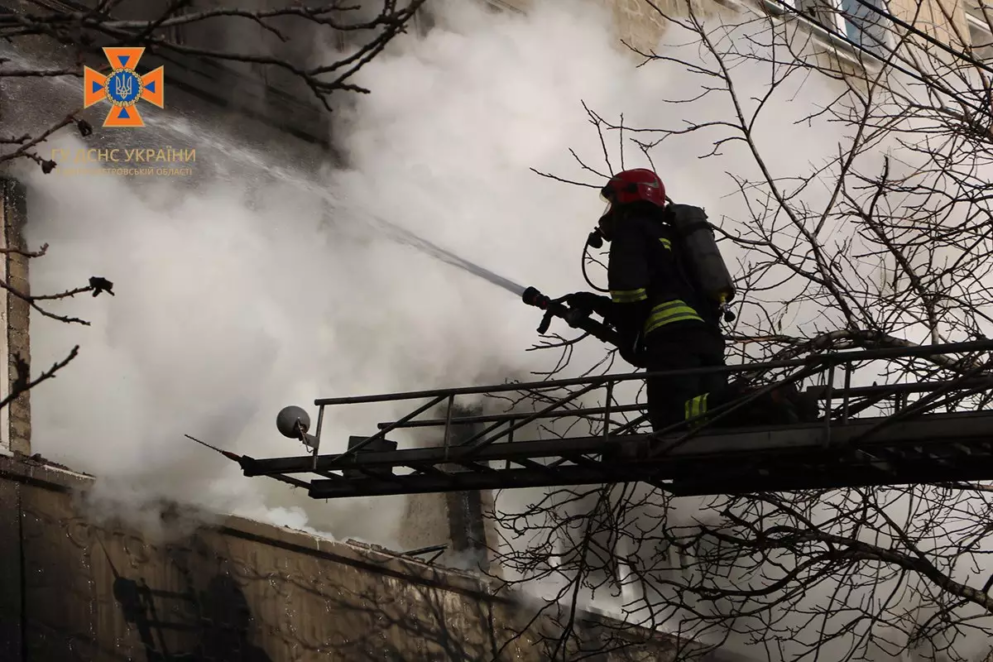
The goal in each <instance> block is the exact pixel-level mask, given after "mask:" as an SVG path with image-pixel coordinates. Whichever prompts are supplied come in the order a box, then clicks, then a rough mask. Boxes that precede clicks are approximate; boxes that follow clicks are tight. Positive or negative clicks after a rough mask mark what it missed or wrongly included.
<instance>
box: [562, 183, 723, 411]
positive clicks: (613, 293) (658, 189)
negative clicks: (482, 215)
mask: <svg viewBox="0 0 993 662" xmlns="http://www.w3.org/2000/svg"><path fill="white" fill-rule="evenodd" d="M601 196H602V197H603V198H604V200H605V201H606V202H607V208H606V209H605V210H604V213H603V215H602V216H601V217H600V221H599V223H598V230H597V232H598V233H599V235H600V236H602V237H603V239H605V240H607V241H609V242H610V253H609V262H608V265H607V282H608V289H609V291H610V298H609V299H608V298H607V297H603V296H599V295H596V294H593V293H590V292H578V293H576V294H572V295H569V296H568V297H567V298H566V302H567V303H568V304H569V305H570V307H572V308H579V309H581V310H588V311H591V312H596V313H598V314H600V315H601V316H602V317H603V318H604V319H605V320H606V321H607V322H608V323H610V324H611V325H612V326H613V327H614V328H615V329H616V330H617V332H618V336H619V338H620V347H619V350H620V354H621V356H622V358H624V359H625V360H626V361H627V362H628V363H631V364H632V365H634V366H637V367H641V368H645V370H646V371H647V372H655V371H665V370H679V369H684V368H704V367H718V366H723V365H724V349H725V344H724V337H723V335H722V333H721V330H720V322H719V320H720V313H721V311H720V309H719V306H718V305H717V304H715V303H714V302H712V301H709V300H708V299H707V298H706V297H704V296H702V295H701V294H700V293H699V288H697V287H695V286H694V284H693V282H692V279H691V277H690V275H689V273H688V271H687V268H686V264H685V263H684V260H683V259H682V258H683V256H681V255H680V250H679V249H680V244H679V242H678V240H677V236H676V234H675V230H674V227H673V224H672V222H671V214H673V213H675V210H674V207H676V206H675V205H667V204H666V195H665V186H664V185H663V184H662V181H661V180H660V179H659V177H658V176H657V175H656V174H655V173H654V172H652V171H651V170H645V169H636V170H626V171H624V172H621V173H618V174H617V175H615V176H614V177H612V178H611V179H610V181H609V182H608V183H607V185H606V186H604V187H603V189H602V190H601ZM679 207H681V208H682V209H683V210H693V211H696V210H698V211H699V213H700V214H702V213H703V210H702V209H698V208H691V207H686V206H685V205H681V206H679ZM703 218H706V217H705V216H704V217H703ZM646 391H647V393H646V396H647V403H648V413H649V418H650V420H651V423H652V427H653V429H655V430H659V429H661V428H663V427H666V426H669V425H672V424H673V423H676V422H679V421H681V420H684V419H686V418H693V417H695V416H697V415H699V414H703V413H705V412H706V411H707V408H708V401H709V400H711V398H712V395H711V394H715V393H720V394H721V398H722V399H723V397H725V396H724V394H725V392H726V391H727V377H726V373H716V374H703V375H673V376H661V377H652V378H649V379H647V380H646Z"/></svg>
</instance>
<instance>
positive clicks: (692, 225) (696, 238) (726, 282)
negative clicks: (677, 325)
mask: <svg viewBox="0 0 993 662" xmlns="http://www.w3.org/2000/svg"><path fill="white" fill-rule="evenodd" d="M669 211H670V219H671V220H672V225H673V227H674V228H675V230H676V232H677V233H678V234H679V236H680V238H681V240H682V244H683V248H684V253H685V257H686V262H687V263H688V264H689V267H690V269H691V270H692V271H693V276H694V277H695V279H696V281H697V284H698V285H699V287H700V289H701V290H702V293H703V294H704V296H706V297H707V298H709V299H711V300H712V301H714V302H715V303H716V304H717V305H718V306H720V308H721V309H722V310H725V309H726V306H727V304H728V303H729V302H731V300H732V299H734V295H735V289H734V280H733V279H732V278H731V274H730V272H728V268H727V265H726V264H725V263H724V258H723V257H722V256H721V251H720V248H718V246H717V240H716V239H715V238H714V228H713V226H711V224H710V223H709V222H708V221H707V214H706V212H704V210H703V209H701V208H700V207H693V206H691V205H677V204H670V205H669ZM727 314H728V313H727V311H726V310H725V315H727ZM732 319H733V318H732Z"/></svg>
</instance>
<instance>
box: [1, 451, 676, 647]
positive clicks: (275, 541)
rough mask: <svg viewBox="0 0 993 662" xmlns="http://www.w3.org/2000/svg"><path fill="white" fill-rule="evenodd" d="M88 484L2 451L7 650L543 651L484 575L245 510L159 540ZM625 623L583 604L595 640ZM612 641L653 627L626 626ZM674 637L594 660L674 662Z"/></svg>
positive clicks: (171, 517)
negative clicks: (106, 511) (117, 515)
mask: <svg viewBox="0 0 993 662" xmlns="http://www.w3.org/2000/svg"><path fill="white" fill-rule="evenodd" d="M90 485H91V479H90V478H88V477H86V476H82V475H80V474H74V473H72V472H69V471H66V470H63V469H61V468H58V467H53V466H46V465H43V464H41V463H40V462H34V461H31V460H29V459H21V460H14V459H10V458H0V519H2V520H3V521H2V527H3V531H4V535H2V536H0V659H2V660H4V661H8V660H10V661H13V660H32V661H34V660H38V661H44V662H48V661H52V660H60V661H63V660H66V661H68V660H108V661H109V660H163V659H170V660H181V659H199V660H207V659H210V660H231V661H234V660H244V661H271V662H289V661H290V660H293V661H294V662H302V661H308V660H314V661H316V660H347V661H348V662H360V661H362V660H369V661H370V662H371V661H372V660H380V661H381V660H397V661H401V660H402V661H404V662H417V661H419V660H425V661H426V660H458V661H460V662H462V661H469V660H490V659H493V658H494V657H495V656H496V654H497V653H498V652H499V650H500V649H501V647H502V646H504V645H505V644H506V645H507V648H506V649H505V650H504V651H503V653H502V654H501V655H500V656H499V659H508V660H535V661H538V660H543V659H548V653H547V651H546V650H545V649H544V647H543V646H544V644H542V643H541V634H542V632H544V633H546V634H552V633H554V631H555V630H554V628H553V627H552V625H551V622H550V621H549V620H548V619H539V620H538V623H537V624H536V625H535V626H532V627H531V628H528V629H527V630H526V632H525V634H524V636H521V637H519V638H517V639H516V640H513V641H511V639H513V636H514V635H515V634H516V633H517V632H518V631H519V630H524V629H525V626H526V624H527V621H528V619H529V617H530V615H531V614H530V610H529V609H528V607H526V606H524V605H522V604H519V603H514V602H510V601H508V600H507V599H505V598H500V597H496V596H495V595H494V593H493V591H492V590H491V589H490V588H489V587H488V586H487V585H486V584H484V583H482V582H481V581H479V580H478V579H476V578H474V577H472V576H469V575H466V574H461V573H455V572H450V571H441V570H438V569H436V568H433V567H431V566H429V565H426V564H423V563H418V562H416V561H411V560H406V559H402V558H399V557H397V556H394V555H391V554H387V553H383V552H381V551H377V550H375V549H369V548H362V547H359V546H355V545H349V544H344V543H336V542H329V541H327V540H322V539H317V538H314V537H311V536H309V535H306V534H302V533H298V532H293V531H290V530H287V529H278V528H275V527H272V526H268V525H262V524H258V523H255V522H250V521H247V520H242V519H238V518H221V519H216V520H214V521H210V523H209V524H203V523H201V524H197V523H196V521H195V520H191V519H190V518H189V515H188V514H184V513H181V512H178V511H176V510H173V511H172V512H171V513H170V510H169V509H168V507H166V508H165V509H164V510H165V512H166V513H167V514H166V515H164V516H163V524H165V525H166V526H167V528H168V529H171V533H170V534H169V535H167V536H162V537H158V538H152V537H150V536H148V535H143V534H141V533H139V532H138V531H136V530H134V529H132V528H129V527H127V526H124V525H122V524H120V523H118V522H114V521H111V520H102V519H95V518H94V517H93V516H92V515H91V513H90V512H89V511H88V510H87V509H86V508H85V506H84V505H83V504H85V503H86V499H85V494H86V490H87V488H89V487H90ZM617 625H618V624H617V623H616V622H613V621H610V620H608V619H604V618H603V617H599V616H594V615H591V614H590V615H582V617H581V618H580V622H579V633H580V635H581V637H582V639H583V640H584V641H585V642H586V646H595V645H596V642H597V641H602V640H605V637H606V636H607V634H606V633H608V632H609V631H610V629H611V628H613V627H616V626H617ZM614 636H615V637H618V636H619V637H621V638H620V639H618V640H617V641H616V642H615V644H616V643H624V642H628V641H635V642H636V641H638V638H639V637H648V636H649V633H647V632H646V631H643V630H642V631H628V633H627V634H626V635H623V636H622V635H616V634H615V635H614ZM674 647H675V641H674V640H672V639H670V638H667V637H664V636H661V635H655V638H654V640H653V641H652V643H650V644H639V645H632V646H629V647H628V648H626V649H625V650H624V651H623V652H617V653H614V654H609V655H603V656H594V657H592V658H590V659H597V660H601V661H602V662H614V661H620V660H645V661H646V662H647V661H648V660H652V661H655V662H664V661H665V660H669V659H672V652H673V650H674Z"/></svg>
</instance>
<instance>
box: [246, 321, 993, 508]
mask: <svg viewBox="0 0 993 662" xmlns="http://www.w3.org/2000/svg"><path fill="white" fill-rule="evenodd" d="M991 350H993V341H989V340H984V341H975V342H968V343H956V344H948V345H932V346H927V347H910V348H891V349H876V350H865V351H852V352H839V353H834V354H825V355H820V356H814V357H807V358H804V359H794V360H790V361H779V362H770V363H761V364H750V365H745V366H728V367H727V368H724V369H717V370H720V371H723V372H727V373H754V372H756V371H771V370H778V369H789V368H795V369H796V370H795V371H794V372H793V373H792V374H790V375H789V377H787V378H786V379H785V381H799V380H802V379H804V378H809V377H811V376H813V375H817V374H823V373H827V374H826V377H827V379H826V384H827V385H826V386H819V387H812V388H808V389H807V393H812V394H813V395H814V397H816V398H817V400H818V401H819V402H820V410H821V412H822V418H821V420H820V421H819V422H816V423H807V424H802V425H791V426H778V427H763V428H756V427H751V428H739V429H726V428H725V429H722V428H721V427H719V425H720V419H721V415H722V414H725V413H730V410H733V409H737V408H739V407H747V406H748V398H745V399H743V400H742V401H739V402H737V403H732V404H731V405H730V406H729V407H725V408H722V409H718V410H715V411H712V412H710V413H709V418H708V420H706V421H705V422H703V423H702V424H701V425H700V426H699V427H695V428H688V426H686V425H677V426H672V427H673V429H666V430H662V431H659V432H658V433H656V434H651V433H646V432H644V431H643V429H644V427H645V419H646V417H645V416H644V414H643V411H644V407H643V405H636V404H624V405H619V404H617V403H616V402H615V401H614V398H613V391H614V388H615V387H617V385H618V384H621V383H624V382H627V381H632V380H643V379H644V378H645V374H644V373H634V374H624V375H604V376H600V377H594V378H582V379H568V380H556V381H544V382H534V383H530V384H502V385H499V386H489V387H474V388H461V389H440V390H433V391H418V392H412V393H393V394H387V395H379V396H361V397H351V398H330V399H320V400H316V401H315V405H317V407H318V408H319V412H318V422H317V430H316V434H315V435H314V436H312V437H310V441H309V444H310V446H311V448H312V452H311V454H309V455H303V456H298V457H282V458H273V459H255V458H250V457H247V456H234V457H237V459H238V461H239V462H240V464H241V466H242V469H243V471H244V473H245V475H246V476H269V477H272V478H276V479H278V480H282V481H283V482H288V483H290V484H293V485H295V486H298V487H303V488H306V489H307V490H308V492H309V495H310V496H311V497H313V498H315V499H329V498H342V497H356V496H376V495H396V494H417V493H425V492H451V491H464V490H489V489H511V488H527V487H554V486H569V485H595V484H612V483H625V482H632V481H642V482H646V483H650V484H652V485H655V486H657V487H659V488H661V489H664V490H667V491H670V492H672V493H674V494H677V495H708V494H734V493H747V492H757V491H793V490H803V489H829V488H841V487H856V486H869V485H900V484H917V483H942V482H961V481H981V480H993V411H973V412H966V413H942V414H937V413H931V412H933V410H934V409H936V408H938V407H945V408H950V405H952V404H954V403H955V402H956V401H958V400H961V398H963V397H967V396H974V395H977V394H984V393H986V392H988V391H989V390H990V388H993V371H990V369H989V366H987V365H986V364H987V363H989V362H990V357H989V356H988V352H990V351H991ZM938 355H942V356H946V357H947V356H950V355H961V356H962V362H961V363H960V364H959V365H960V366H963V367H962V368H961V369H960V370H959V371H957V374H959V375H960V376H958V377H955V378H954V379H951V380H947V381H925V382H917V383H900V384H890V385H873V386H862V387H858V386H854V387H853V386H851V383H852V377H853V374H854V373H855V365H856V363H863V362H866V361H890V360H894V359H907V358H911V357H917V358H924V359H926V358H928V357H934V356H938ZM708 371H709V372H714V371H715V369H713V368H710V369H698V370H680V371H669V372H668V373H667V374H689V373H693V372H696V373H703V372H708ZM836 371H843V373H844V375H843V378H844V384H845V386H844V387H843V388H838V387H835V386H834V384H835V377H836V374H835V373H836ZM660 374H661V373H660ZM779 383H782V381H780V382H779ZM535 393H538V394H540V396H541V397H540V399H538V400H536V401H537V402H539V404H538V405H536V406H535V408H534V410H533V411H527V412H507V413H499V414H489V415H480V416H458V415H456V414H455V412H454V411H453V410H454V409H455V407H456V398H457V397H459V396H472V397H479V396H485V395H490V396H501V397H508V398H511V399H515V400H518V399H520V398H521V396H522V395H523V394H535ZM584 396H585V397H587V398H589V397H591V396H596V397H597V399H598V400H599V401H600V402H601V403H602V404H601V405H600V406H597V407H591V408H579V407H577V406H576V405H575V404H574V401H575V400H577V399H578V398H582V397H584ZM404 400H410V401H422V404H421V405H420V406H417V407H416V409H414V410H413V411H411V413H410V414H408V415H406V416H404V417H403V418H400V419H398V420H396V421H392V422H387V423H380V424H379V428H380V429H379V432H377V433H376V434H374V435H372V436H368V437H361V436H352V437H350V440H349V444H348V449H347V450H346V451H345V452H344V453H337V454H325V455H322V454H320V443H321V433H322V427H323V423H324V420H325V409H326V408H327V407H331V406H341V405H358V404H375V403H386V402H397V401H404ZM881 404H885V405H888V406H889V408H890V409H892V411H893V413H892V414H889V415H886V416H875V417H858V414H860V413H862V412H864V411H866V410H868V409H871V408H872V407H873V406H880V405H881ZM432 413H433V417H431V418H429V417H428V416H423V417H422V415H425V414H427V415H431V414H432ZM629 415H630V416H629ZM544 421H552V422H558V421H565V422H568V423H577V422H578V423H581V425H576V426H573V428H580V427H581V428H582V429H583V430H586V431H587V432H586V433H585V434H586V436H575V437H566V438H561V439H560V438H552V439H520V440H519V439H515V434H516V435H518V436H521V433H522V431H523V430H525V429H527V428H528V427H529V426H533V425H534V424H536V423H540V422H544ZM410 428H419V429H420V430H419V434H418V437H421V438H423V437H424V436H425V432H424V430H425V429H426V428H427V429H431V430H432V431H434V432H436V435H435V436H436V439H437V443H438V445H436V446H432V447H420V448H398V444H397V442H394V441H390V440H388V439H387V435H389V434H390V433H393V432H395V431H398V430H402V429H410ZM233 455H234V454H229V456H233Z"/></svg>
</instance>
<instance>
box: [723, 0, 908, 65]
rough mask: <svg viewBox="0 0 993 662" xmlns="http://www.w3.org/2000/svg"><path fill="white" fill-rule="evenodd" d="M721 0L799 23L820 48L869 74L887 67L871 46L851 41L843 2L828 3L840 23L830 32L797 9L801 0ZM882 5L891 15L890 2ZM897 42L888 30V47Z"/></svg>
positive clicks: (886, 1)
mask: <svg viewBox="0 0 993 662" xmlns="http://www.w3.org/2000/svg"><path fill="white" fill-rule="evenodd" d="M719 1H721V2H722V3H723V4H726V5H727V6H730V7H734V8H736V9H739V10H741V9H745V10H748V11H751V12H753V13H755V14H758V15H760V16H766V17H769V18H771V19H772V20H774V21H778V22H786V21H789V20H794V21H797V22H799V23H801V24H802V25H803V26H804V29H806V30H807V31H808V32H809V33H810V35H811V37H812V38H813V40H814V41H815V42H816V43H817V44H818V45H820V46H823V47H825V48H827V49H828V50H830V51H831V53H832V54H833V55H834V56H835V57H837V58H838V59H840V60H844V61H845V62H848V63H850V64H855V65H858V66H860V67H862V68H863V69H865V70H867V71H878V70H879V69H881V68H882V66H883V63H884V60H883V58H882V57H880V56H879V55H876V54H875V53H873V52H872V51H871V50H869V48H868V47H863V48H858V47H857V45H855V44H853V43H852V42H851V41H849V40H848V33H847V30H845V29H844V25H845V23H846V22H847V21H848V20H849V19H848V18H846V17H845V16H844V13H843V12H842V11H841V7H840V5H841V3H840V0H826V1H827V2H830V3H831V5H832V9H833V12H832V13H833V15H834V17H835V21H836V28H837V29H836V31H834V30H828V29H826V28H825V27H822V26H821V25H818V24H816V23H814V22H813V21H811V20H810V18H809V17H808V16H807V14H805V13H804V12H803V11H802V10H800V9H799V8H798V7H797V4H798V2H797V0H781V1H777V0H719ZM881 2H883V4H884V5H886V9H885V10H884V11H887V12H889V0H881ZM784 5H785V7H784ZM894 43H895V40H894V38H893V34H892V32H889V31H888V32H887V38H886V46H887V47H888V48H893V46H894ZM863 49H864V50H863Z"/></svg>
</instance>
